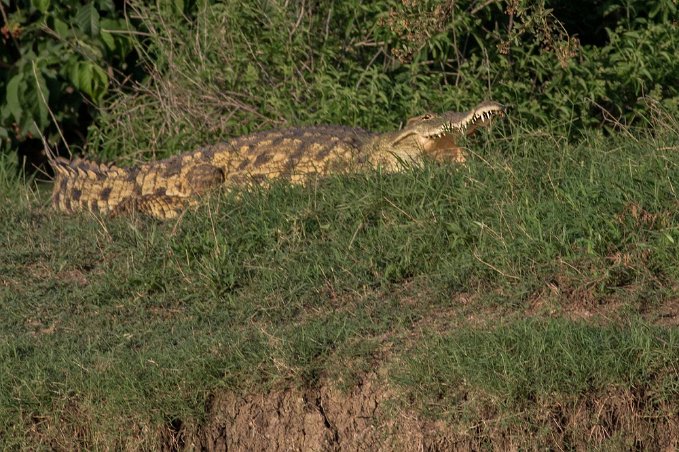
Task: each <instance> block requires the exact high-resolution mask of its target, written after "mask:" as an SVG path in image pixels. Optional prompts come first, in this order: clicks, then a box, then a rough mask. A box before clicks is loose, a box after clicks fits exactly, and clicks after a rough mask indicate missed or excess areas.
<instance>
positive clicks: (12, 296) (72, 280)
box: [0, 129, 679, 447]
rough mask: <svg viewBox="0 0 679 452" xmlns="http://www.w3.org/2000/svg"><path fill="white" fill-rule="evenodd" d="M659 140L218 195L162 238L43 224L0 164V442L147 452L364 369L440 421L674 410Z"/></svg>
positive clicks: (669, 260)
mask: <svg viewBox="0 0 679 452" xmlns="http://www.w3.org/2000/svg"><path fill="white" fill-rule="evenodd" d="M655 132H656V133H657V135H656V136H655V137H654V136H651V135H650V134H649V135H648V136H642V137H640V138H633V137H631V136H628V135H620V136H612V137H607V138H603V137H600V136H595V135H592V136H588V137H586V138H583V139H582V140H581V141H580V142H579V143H578V144H575V145H571V144H566V143H565V141H563V140H561V139H557V138H555V137H553V136H551V135H548V134H541V133H526V132H523V133H522V132H516V133H515V134H514V135H513V136H512V138H511V139H504V140H502V139H499V137H496V138H495V139H494V140H493V141H492V143H493V144H492V146H491V145H490V144H488V143H490V141H486V140H483V139H481V140H476V142H475V143H474V144H473V146H472V147H473V149H475V151H476V154H474V155H473V156H472V157H471V159H470V162H469V164H468V165H467V166H465V167H448V166H435V165H427V166H425V167H424V168H421V169H413V170H409V171H407V172H406V173H404V174H399V175H382V174H378V173H369V174H365V175H355V176H350V177H338V178H333V179H329V180H324V181H321V182H319V183H318V184H312V185H311V186H309V187H306V188H303V187H291V186H288V185H286V184H283V183H281V184H276V185H274V186H273V187H272V188H271V189H270V190H267V191H265V190H257V189H255V190H252V191H248V192H242V193H238V194H233V193H232V194H215V195H213V196H211V197H210V198H209V199H207V200H206V202H205V203H203V206H202V207H200V208H198V209H196V210H194V211H191V212H188V213H187V214H186V215H185V216H184V217H183V218H182V219H181V220H179V221H178V222H169V223H163V224H159V223H156V222H153V221H148V220H145V219H126V218H121V219H115V220H99V219H97V218H94V217H92V216H88V215H80V216H74V217H63V216H61V215H59V214H56V213H54V212H52V211H50V210H49V209H47V208H46V207H45V206H46V201H47V194H46V193H45V192H44V190H43V191H42V192H38V193H36V192H34V191H26V190H25V189H24V188H23V185H22V184H21V183H20V182H18V181H15V180H13V178H12V177H11V176H10V174H11V171H10V169H9V166H8V165H6V166H7V167H6V168H3V171H2V172H1V176H0V183H1V184H2V192H3V195H2V196H3V199H5V198H6V201H5V202H4V203H3V205H1V206H0V250H2V251H1V252H0V438H3V439H4V441H5V442H6V445H9V446H18V445H22V446H27V445H36V444H38V443H40V442H43V443H45V444H52V446H54V445H55V444H61V443H60V442H61V441H64V444H68V442H69V441H73V439H72V437H73V435H77V439H76V441H78V442H79V444H80V445H81V446H85V447H93V446H102V445H106V444H108V445H111V444H114V443H116V442H122V443H125V442H128V441H137V442H134V443H128V444H135V445H139V444H144V443H143V442H144V441H145V442H148V444H149V445H151V444H153V441H154V440H155V436H154V433H153V432H154V431H156V430H155V429H156V427H157V426H159V425H161V424H163V423H165V422H167V421H168V420H171V419H173V418H176V417H178V418H181V419H185V420H186V419H189V420H190V419H200V417H201V416H202V415H203V409H204V406H205V405H204V403H205V400H206V398H207V397H208V395H209V394H210V393H211V392H214V391H217V390H220V389H222V388H229V389H236V390H246V389H247V390H266V389H267V388H272V387H281V386H289V385H301V386H304V385H316V384H319V383H327V382H330V383H331V384H342V385H348V386H351V385H352V384H353V382H355V381H356V380H357V379H360V378H361V376H362V375H364V374H365V372H366V371H368V370H369V369H371V368H373V367H374V366H375V365H376V363H379V364H380V365H386V366H387V367H388V368H390V369H391V371H390V372H389V376H388V381H387V384H388V385H390V386H393V387H396V388H400V389H399V391H398V392H399V393H400V394H403V400H402V401H406V400H413V401H415V402H416V403H415V404H414V407H415V409H416V410H418V411H419V412H421V413H425V414H427V415H430V416H436V417H438V416H443V417H444V418H446V419H447V420H448V421H449V422H453V423H456V422H464V421H465V419H466V420H469V419H470V416H471V419H478V418H479V417H480V418H481V419H482V418H483V416H484V414H483V413H486V415H487V410H486V411H483V406H486V407H487V406H489V405H492V406H493V410H494V412H495V413H500V414H501V415H502V416H501V417H504V416H508V417H509V418H511V416H512V415H516V416H518V417H520V416H519V414H520V413H524V414H525V413H526V412H527V411H530V410H531V409H539V407H540V405H541V404H544V403H545V401H546V400H549V401H550V403H564V404H566V403H567V402H568V403H570V402H569V401H571V402H572V401H573V400H575V401H577V400H587V399H588V398H589V397H593V396H595V395H597V394H603V393H607V392H610V391H623V392H625V391H627V392H631V393H633V394H635V395H637V396H638V397H639V398H640V400H642V402H648V405H645V406H646V408H644V409H645V410H646V411H645V412H644V414H645V415H649V416H658V417H660V418H663V417H665V416H668V415H670V414H671V412H675V413H676V411H677V409H678V407H679V379H678V377H677V372H676V363H677V362H678V361H679V343H678V342H679V334H678V333H677V329H676V325H677V317H676V304H677V291H678V290H679V288H678V287H677V280H678V277H679V261H678V260H677V259H676V256H677V255H679V217H678V216H677V211H678V209H677V202H678V201H677V194H676V189H677V187H676V181H679V153H678V152H677V141H676V131H675V132H673V131H671V130H670V131H667V133H664V131H662V130H660V129H658V130H656V131H655ZM484 143H485V144H484ZM46 188H47V187H46ZM673 308H674V309H673ZM386 349H388V350H389V352H388V353H386V352H385V350H386ZM479 400H481V401H482V402H478V401H479ZM521 419H523V420H522V422H528V423H531V422H534V423H535V425H534V426H533V427H534V429H536V430H537V429H538V428H539V427H540V425H541V424H540V422H542V421H541V420H540V419H539V418H536V419H535V420H534V421H531V420H530V418H526V417H523V418H521ZM144 426H146V427H149V428H147V429H146V430H144V429H143V428H142V427H144ZM529 427H530V426H529ZM131 428H132V429H131ZM134 428H136V430H135V429H134ZM135 432H136V433H135ZM131 437H134V438H132V439H131ZM138 441H142V443H139V442H138Z"/></svg>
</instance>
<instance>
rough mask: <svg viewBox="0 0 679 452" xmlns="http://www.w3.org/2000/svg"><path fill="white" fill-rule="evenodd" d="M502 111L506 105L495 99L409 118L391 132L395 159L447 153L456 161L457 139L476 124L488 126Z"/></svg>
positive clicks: (437, 155) (391, 145)
mask: <svg viewBox="0 0 679 452" xmlns="http://www.w3.org/2000/svg"><path fill="white" fill-rule="evenodd" d="M504 114H505V107H504V106H502V105H501V104H499V103H497V102H483V103H481V104H479V105H478V106H477V107H476V108H474V109H473V110H470V111H468V112H464V113H458V112H447V113H442V114H440V115H435V114H426V115H422V116H418V117H415V118H412V119H410V120H409V121H408V123H407V124H406V126H405V127H404V128H403V130H401V131H399V132H395V133H393V134H390V137H389V138H390V139H391V143H390V148H391V152H392V153H393V155H395V156H396V157H397V158H399V159H401V160H404V161H407V160H418V159H419V157H420V156H421V154H425V155H431V156H433V157H434V158H435V159H439V157H441V156H444V155H446V154H450V155H451V156H452V159H453V160H459V159H460V157H459V154H460V149H459V148H458V147H457V139H458V138H459V137H461V136H466V135H470V134H472V133H473V132H474V131H475V130H476V129H478V128H479V127H485V126H488V125H489V124H490V123H491V121H492V119H493V118H494V117H501V116H503V115H504Z"/></svg>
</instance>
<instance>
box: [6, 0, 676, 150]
mask: <svg viewBox="0 0 679 452" xmlns="http://www.w3.org/2000/svg"><path fill="white" fill-rule="evenodd" d="M0 5H3V6H2V12H3V17H5V18H6V23H5V25H4V26H3V28H2V37H1V39H2V41H3V44H4V46H3V47H2V50H0V59H1V61H2V67H1V68H0V70H1V73H0V90H3V91H5V93H6V96H5V97H4V104H3V105H2V109H0V111H2V115H1V117H0V138H1V139H3V145H2V149H4V150H5V152H6V151H7V150H14V149H17V148H18V149H20V150H23V153H24V154H26V153H28V151H29V150H30V149H35V148H36V146H37V147H40V145H41V143H40V142H39V140H37V138H38V137H39V134H40V133H41V132H42V133H43V134H44V135H46V137H47V139H48V141H49V142H50V143H51V144H52V145H57V144H59V142H60V136H59V134H58V132H57V125H59V126H61V129H62V131H63V132H64V135H65V137H66V140H67V141H68V142H69V143H70V144H71V145H74V146H81V145H86V143H87V142H86V140H85V138H86V136H87V128H88V126H89V125H90V122H91V120H92V115H93V114H95V115H96V112H98V111H99V110H98V109H95V108H93V107H94V106H97V105H98V106H99V107H102V108H103V112H104V114H103V115H102V116H101V117H98V119H97V124H98V125H97V127H95V128H94V129H92V130H90V134H89V137H90V141H89V152H91V153H102V152H103V153H105V154H108V155H114V154H115V155H119V156H125V155H135V156H139V155H140V153H141V154H147V155H151V154H157V153H161V154H166V153H168V152H172V150H173V149H174V148H176V147H178V146H190V145H194V144H198V143H202V142H204V141H205V140H208V139H214V137H215V136H232V135H238V134H241V133H244V132H247V131H251V130H253V129H260V128H270V127H272V126H279V125H283V124H299V123H321V122H324V123H325V122H330V123H348V124H353V125H359V126H363V127H367V128H376V129H384V128H389V127H393V126H394V124H398V123H399V122H401V121H402V120H403V119H404V118H405V117H407V116H409V115H412V114H415V113H419V112H421V111H423V110H433V111H441V110H446V109H451V108H456V109H458V108H464V107H466V106H469V105H471V104H473V103H475V102H477V101H478V100H479V99H482V98H493V99H496V100H498V101H501V102H505V103H507V104H510V105H513V106H514V107H515V113H514V117H515V118H516V121H517V122H518V123H520V126H521V127H529V126H530V127H547V128H560V129H561V130H566V131H567V132H568V133H569V134H573V133H579V132H580V131H581V130H583V128H585V127H602V126H603V127H620V126H622V125H624V124H633V123H635V122H636V123H638V122H640V121H643V119H642V118H643V117H648V113H649V107H648V104H647V102H646V101H645V99H648V98H651V99H654V100H656V101H659V102H661V104H662V105H663V106H664V107H665V108H666V109H669V110H670V111H675V112H676V111H677V109H678V108H679V101H678V100H677V99H678V98H679V75H678V74H679V58H677V49H678V48H679V25H678V22H677V18H678V17H679V13H678V11H677V8H678V7H677V4H676V2H675V1H673V0H660V1H657V2H646V1H643V0H629V1H625V2H620V1H614V0H597V1H594V2H591V1H588V2H582V1H576V2H568V3H564V2H557V1H554V2H550V1H541V2H522V1H519V0H496V1H490V2H483V3H481V4H479V3H478V2H475V1H471V0H465V1H455V2H447V1H446V2H444V1H442V0H422V1H403V2H399V1H385V2H360V1H346V2H324V1H315V2H302V3H300V2H289V3H285V4H283V3H280V2H275V1H271V2H259V1H251V2H216V1H207V0H205V1H195V2H194V1H187V2H184V1H173V2H160V3H158V5H157V6H150V5H145V4H143V3H142V2H133V3H132V5H131V6H129V7H128V8H127V9H125V8H123V7H122V6H120V5H118V4H117V3H115V2H113V1H112V0H99V1H97V2H88V3H86V4H84V5H82V6H81V4H80V2H78V1H75V0H61V1H49V0H41V1H28V0H24V1H16V2H14V1H9V0H3V2H2V3H0ZM284 5H287V6H284ZM133 29H136V30H137V31H134V30H133ZM139 58H141V60H139ZM141 69H143V70H144V71H145V73H146V76H145V80H144V81H143V82H141V84H137V82H136V81H140V80H142V79H144V76H142V74H141V73H140V72H139V71H140V70H141ZM114 81H115V83H113V82H114ZM83 96H84V97H83ZM43 97H44V100H46V101H47V104H48V105H49V107H50V108H51V110H52V111H53V112H54V118H51V117H50V115H49V114H48V110H47V106H46V105H45V102H44V101H43ZM104 100H105V101H104ZM302 107H303V108H302ZM642 113H643V114H642ZM640 114H642V115H641V116H640ZM52 119H56V121H57V122H56V123H54V122H53V121H52ZM61 147H62V152H64V150H63V143H61ZM74 150H75V151H77V147H76V148H75V149H74Z"/></svg>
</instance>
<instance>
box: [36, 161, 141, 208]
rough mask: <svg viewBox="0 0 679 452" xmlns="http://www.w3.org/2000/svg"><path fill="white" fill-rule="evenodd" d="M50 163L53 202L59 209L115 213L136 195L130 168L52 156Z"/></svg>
mask: <svg viewBox="0 0 679 452" xmlns="http://www.w3.org/2000/svg"><path fill="white" fill-rule="evenodd" d="M49 163H50V165H51V166H52V169H53V170H54V175H55V178H54V188H53V189H52V205H53V206H54V207H55V208H56V209H58V210H60V211H62V212H66V213H73V212H76V211H78V210H90V211H92V212H97V213H102V214H109V213H114V212H115V211H116V210H117V209H119V207H120V206H121V204H124V203H125V202H126V200H129V199H132V198H133V197H134V196H135V182H134V171H133V169H126V168H120V167H117V166H115V165H107V164H103V163H95V162H92V161H89V160H84V159H80V158H76V159H74V160H67V159H65V158H63V157H55V156H50V158H49Z"/></svg>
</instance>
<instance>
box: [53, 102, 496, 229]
mask: <svg viewBox="0 0 679 452" xmlns="http://www.w3.org/2000/svg"><path fill="white" fill-rule="evenodd" d="M504 113H505V107H504V106H502V105H501V104H499V103H497V102H492V101H486V102H482V103H480V104H479V105H478V106H476V107H475V108H473V109H471V110H469V111H467V112H462V113H460V112H452V111H451V112H445V113H441V114H432V113H427V114H424V115H421V116H416V117H414V118H411V119H409V120H408V121H407V122H406V124H405V126H404V127H403V128H402V129H401V130H398V131H394V132H387V133H375V132H369V131H366V130H364V129H360V128H351V127H346V126H330V125H320V126H309V127H300V128H291V129H283V130H271V131H264V132H258V133H254V134H251V135H245V136H242V137H238V138H234V139H230V140H228V141H226V142H223V143H220V144H216V145H212V146H206V147H202V148H199V149H197V150H195V151H192V152H187V153H184V154H180V155H177V156H173V157H169V158H167V159H164V160H158V161H153V162H149V163H145V164H141V165H137V166H132V167H120V166H117V165H114V164H107V163H97V162H94V161H90V160H86V159H82V158H75V159H73V160H68V159H65V158H63V157H50V159H49V161H50V164H51V166H52V168H53V170H54V173H55V180H54V187H53V191H52V205H53V206H54V207H55V208H56V209H58V210H60V211H62V212H65V213H74V212H76V211H80V210H89V211H91V212H94V213H98V214H101V215H112V216H115V215H119V214H124V213H131V212H139V213H142V214H144V215H149V216H151V217H154V218H157V219H160V220H165V219H170V218H175V217H177V216H178V215H180V214H181V213H182V212H183V211H184V210H185V209H186V208H187V207H188V206H190V205H193V204H195V203H196V202H197V201H196V200H197V197H198V196H199V195H202V194H205V193H206V192H208V191H210V190H212V189H214V188H217V187H233V186H237V185H245V184H252V183H266V181H270V180H272V179H275V178H284V179H287V180H289V181H290V182H291V183H304V182H305V181H307V180H309V178H311V177H318V176H325V175H329V174H338V173H342V172H350V171H355V170H359V169H361V168H380V169H381V170H383V171H385V172H394V171H398V170H399V169H401V168H403V167H404V164H408V163H410V162H415V163H417V162H420V161H422V159H424V158H427V157H429V158H431V159H433V160H436V161H457V162H461V161H464V155H463V153H462V149H461V148H460V147H458V145H457V139H458V138H459V137H461V136H464V135H469V134H471V133H472V132H473V131H474V130H475V129H477V128H478V127H482V126H486V125H488V124H489V123H490V122H491V120H492V119H493V118H494V117H499V116H503V115H504Z"/></svg>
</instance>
